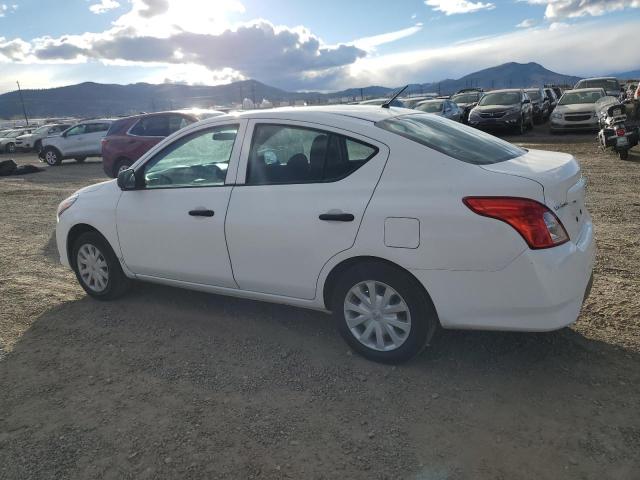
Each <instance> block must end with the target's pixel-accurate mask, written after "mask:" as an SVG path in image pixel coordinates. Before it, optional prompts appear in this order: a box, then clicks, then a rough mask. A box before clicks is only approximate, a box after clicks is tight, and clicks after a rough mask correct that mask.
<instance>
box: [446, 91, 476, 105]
mask: <svg viewBox="0 0 640 480" xmlns="http://www.w3.org/2000/svg"><path fill="white" fill-rule="evenodd" d="M479 97H480V94H479V93H459V94H458V95H454V96H453V97H451V100H453V101H454V102H456V103H475V102H477V101H478V98H479Z"/></svg>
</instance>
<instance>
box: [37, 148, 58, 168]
mask: <svg viewBox="0 0 640 480" xmlns="http://www.w3.org/2000/svg"><path fill="white" fill-rule="evenodd" d="M42 158H43V160H44V162H45V163H46V164H47V165H49V166H51V167H54V166H56V165H60V163H62V155H60V152H59V151H58V150H57V149H55V148H53V147H45V148H44V150H43V151H42Z"/></svg>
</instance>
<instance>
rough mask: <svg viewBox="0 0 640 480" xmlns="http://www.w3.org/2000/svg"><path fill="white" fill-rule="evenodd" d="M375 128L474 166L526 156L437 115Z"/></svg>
mask: <svg viewBox="0 0 640 480" xmlns="http://www.w3.org/2000/svg"><path fill="white" fill-rule="evenodd" d="M376 126H377V127H380V128H383V129H385V130H388V131H390V132H393V133H396V134H398V135H400V136H403V137H405V138H408V139H409V140H413V141H414V142H417V143H420V144H422V145H425V146H427V147H429V148H432V149H434V150H437V151H438V152H440V153H444V154H445V155H448V156H450V157H453V158H455V159H457V160H460V161H462V162H466V163H471V164H474V165H489V164H492V163H498V162H504V161H506V160H511V159H512V158H516V157H519V156H521V155H524V154H525V153H526V151H525V150H523V149H522V148H519V147H516V146H515V145H512V144H510V143H508V142H505V141H504V140H500V139H499V138H496V137H494V136H493V135H489V134H488V133H484V132H482V131H480V130H476V129H475V128H472V127H468V126H466V125H463V124H461V123H455V122H451V121H449V120H447V119H445V118H442V117H438V116H436V115H428V114H420V113H419V114H413V115H401V116H399V117H394V118H389V119H387V120H382V121H380V122H377V123H376Z"/></svg>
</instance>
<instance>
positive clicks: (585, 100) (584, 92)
mask: <svg viewBox="0 0 640 480" xmlns="http://www.w3.org/2000/svg"><path fill="white" fill-rule="evenodd" d="M604 96H606V93H605V91H604V90H603V89H602V88H580V89H574V90H569V91H566V92H565V93H564V94H563V95H562V97H561V98H560V101H558V106H557V107H556V108H555V110H554V111H553V113H552V114H551V125H550V127H549V129H550V131H551V133H558V132H563V131H569V130H590V131H596V130H599V127H598V116H597V115H596V102H597V101H598V100H600V99H601V98H602V97H604Z"/></svg>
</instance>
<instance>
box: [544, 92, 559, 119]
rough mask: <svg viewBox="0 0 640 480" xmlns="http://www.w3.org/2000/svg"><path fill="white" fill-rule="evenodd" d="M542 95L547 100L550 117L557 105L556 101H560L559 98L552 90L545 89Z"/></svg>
mask: <svg viewBox="0 0 640 480" xmlns="http://www.w3.org/2000/svg"><path fill="white" fill-rule="evenodd" d="M544 93H545V94H546V96H547V98H548V99H549V116H551V112H553V109H554V108H556V105H558V100H559V99H560V97H559V96H557V95H556V92H555V90H554V89H553V88H549V87H546V88H545V89H544Z"/></svg>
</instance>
